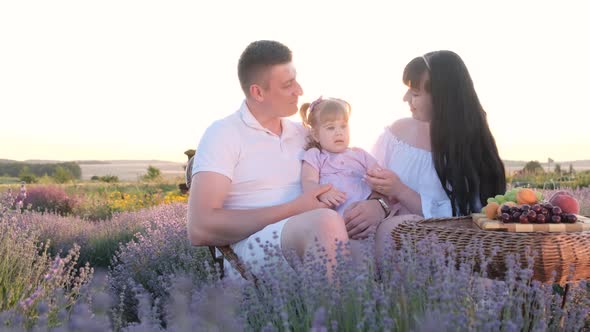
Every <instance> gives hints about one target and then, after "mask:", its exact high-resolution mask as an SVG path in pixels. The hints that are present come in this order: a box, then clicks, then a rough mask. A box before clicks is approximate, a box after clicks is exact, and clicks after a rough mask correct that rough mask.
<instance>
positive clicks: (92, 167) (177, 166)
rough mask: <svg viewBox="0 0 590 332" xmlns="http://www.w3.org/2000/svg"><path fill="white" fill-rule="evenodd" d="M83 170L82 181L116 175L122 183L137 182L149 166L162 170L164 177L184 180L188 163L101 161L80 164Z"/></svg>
mask: <svg viewBox="0 0 590 332" xmlns="http://www.w3.org/2000/svg"><path fill="white" fill-rule="evenodd" d="M78 164H79V165H80V168H81V169H82V179H83V180H89V179H90V178H91V177H92V176H94V175H96V176H105V175H114V176H117V177H119V179H120V180H121V181H136V180H137V179H139V178H140V177H141V176H142V175H145V174H146V173H147V169H148V167H149V166H153V167H156V168H157V169H159V170H160V172H161V174H162V176H164V177H167V178H177V177H182V178H184V166H185V164H186V163H178V162H173V161H162V160H101V161H97V162H95V163H90V161H83V162H82V163H80V162H78Z"/></svg>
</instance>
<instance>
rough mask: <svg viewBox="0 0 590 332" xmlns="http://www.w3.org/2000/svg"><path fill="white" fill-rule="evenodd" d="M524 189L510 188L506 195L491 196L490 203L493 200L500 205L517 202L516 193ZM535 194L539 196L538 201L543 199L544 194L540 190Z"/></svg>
mask: <svg viewBox="0 0 590 332" xmlns="http://www.w3.org/2000/svg"><path fill="white" fill-rule="evenodd" d="M520 189H522V188H513V189H510V190H508V191H507V192H506V193H505V194H504V195H496V196H494V197H490V198H488V203H491V202H496V203H498V204H499V205H502V204H504V203H506V202H515V203H516V193H518V191H519V190H520ZM535 195H536V196H537V201H539V202H540V201H541V200H543V194H542V193H540V192H538V191H537V192H535Z"/></svg>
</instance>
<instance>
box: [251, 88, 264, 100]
mask: <svg viewBox="0 0 590 332" xmlns="http://www.w3.org/2000/svg"><path fill="white" fill-rule="evenodd" d="M250 97H252V98H253V99H254V100H256V101H257V102H262V101H263V100H264V90H263V89H262V87H261V86H260V85H258V84H251V85H250Z"/></svg>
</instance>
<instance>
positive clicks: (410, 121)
mask: <svg viewBox="0 0 590 332" xmlns="http://www.w3.org/2000/svg"><path fill="white" fill-rule="evenodd" d="M389 130H390V131H391V134H393V135H394V136H395V137H397V138H398V139H399V140H401V141H404V142H406V143H408V144H410V145H411V146H414V147H417V148H421V149H424V150H430V127H429V124H428V123H427V122H423V121H418V120H416V119H414V118H403V119H399V120H397V121H395V122H394V123H392V124H391V126H390V127H389Z"/></svg>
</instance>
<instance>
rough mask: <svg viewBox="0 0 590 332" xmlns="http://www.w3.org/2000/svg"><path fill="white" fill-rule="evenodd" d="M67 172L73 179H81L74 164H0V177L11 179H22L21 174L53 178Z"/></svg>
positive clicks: (78, 167)
mask: <svg viewBox="0 0 590 332" xmlns="http://www.w3.org/2000/svg"><path fill="white" fill-rule="evenodd" d="M64 170H65V171H66V172H68V173H69V174H71V175H72V176H73V177H74V178H75V179H80V178H81V177H82V169H81V168H80V165H78V164H77V163H75V162H65V163H52V164H36V163H35V164H29V163H23V162H14V163H5V164H4V163H0V175H3V176H11V177H22V176H23V174H27V175H28V174H31V175H34V176H37V177H41V176H45V175H48V176H55V175H56V173H59V172H63V171H64Z"/></svg>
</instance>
